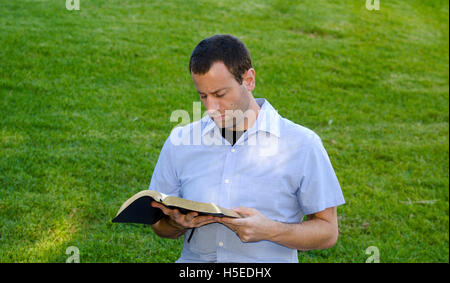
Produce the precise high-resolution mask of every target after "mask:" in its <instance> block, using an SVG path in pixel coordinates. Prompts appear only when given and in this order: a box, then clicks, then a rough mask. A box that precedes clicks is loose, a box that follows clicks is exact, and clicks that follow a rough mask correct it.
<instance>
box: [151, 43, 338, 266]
mask: <svg viewBox="0 0 450 283" xmlns="http://www.w3.org/2000/svg"><path fill="white" fill-rule="evenodd" d="M189 70H190V72H191V75H192V79H193V81H194V85H195V87H196V89H197V91H198V93H199V95H200V99H201V101H202V103H203V105H204V106H205V108H206V109H207V111H208V114H209V115H206V116H205V117H203V118H202V119H201V120H199V121H196V122H194V123H191V124H189V125H187V126H185V127H178V128H176V129H174V130H173V131H172V133H171V136H170V137H169V138H168V139H167V140H166V142H165V144H164V146H163V148H162V150H161V153H160V157H159V159H158V162H157V164H156V167H155V170H154V173H153V176H152V180H151V183H150V189H152V190H157V191H161V192H163V193H165V194H169V195H175V196H179V197H183V198H186V199H191V200H195V201H201V202H213V203H215V204H217V205H219V206H222V207H227V208H234V210H235V211H236V212H237V213H239V214H240V215H241V216H242V218H228V217H224V218H218V217H213V216H204V215H202V216H199V215H198V214H197V213H196V212H191V213H188V214H182V213H180V212H179V211H178V210H177V209H174V210H172V209H169V208H167V207H164V206H163V205H161V204H158V203H156V202H153V203H152V206H154V207H159V208H160V209H161V210H162V211H163V212H164V214H165V217H164V218H162V219H161V220H160V221H159V222H157V223H155V224H154V225H152V228H153V230H154V232H155V233H156V234H157V235H159V236H161V237H167V238H178V237H179V236H181V235H183V234H184V235H185V237H184V244H183V251H182V254H181V257H180V258H179V259H178V261H177V262H298V255H297V250H311V249H326V248H330V247H332V246H333V245H334V244H335V243H336V241H337V238H338V222H337V212H336V207H337V206H338V205H341V204H344V203H345V201H344V197H343V195H342V191H341V188H340V186H339V183H338V180H337V178H336V175H335V173H334V170H333V168H332V165H331V163H330V160H329V158H328V155H327V153H326V151H325V149H324V148H323V146H322V143H321V140H320V138H319V137H318V136H317V135H316V134H315V133H314V132H313V131H311V130H308V129H306V128H304V127H302V126H300V125H297V124H294V123H293V122H291V121H289V120H287V119H285V118H283V117H281V116H280V115H279V114H278V113H277V112H276V110H275V109H274V108H273V107H272V106H271V105H270V103H269V102H268V101H267V100H265V99H262V98H258V99H255V98H254V97H253V94H252V91H253V90H254V88H255V70H254V69H253V67H252V62H251V59H250V54H249V52H248V50H247V48H246V46H245V45H244V44H243V43H242V42H241V41H240V40H239V39H237V38H235V37H233V36H229V35H215V36H212V37H209V38H206V39H204V40H202V41H201V42H200V43H199V44H198V45H197V47H196V48H195V49H194V51H193V53H192V55H191V58H190V63H189ZM236 113H239V114H238V115H237V114H236ZM242 113H244V115H242ZM196 133H200V135H201V143H194V144H184V143H183V144H181V145H179V144H174V142H173V140H175V138H176V137H179V136H180V135H181V136H183V135H185V136H188V137H192V139H195V138H198V137H195V135H196ZM229 133H232V134H231V135H230V134H229ZM305 215H306V216H307V219H306V221H302V220H303V217H304V216H305ZM193 229H195V233H193V234H192V232H193ZM190 237H192V238H190Z"/></svg>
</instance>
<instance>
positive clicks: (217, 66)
mask: <svg viewBox="0 0 450 283" xmlns="http://www.w3.org/2000/svg"><path fill="white" fill-rule="evenodd" d="M243 77H244V80H243V81H244V83H243V84H239V83H238V82H237V81H236V79H235V78H234V76H233V74H231V73H230V72H229V71H228V69H227V67H226V66H225V64H223V63H222V62H216V63H214V64H213V65H212V66H211V68H210V69H209V71H208V72H207V73H206V74H204V75H197V74H192V79H193V80H194V84H195V87H196V89H197V92H198V93H199V94H200V99H201V100H202V103H203V105H204V106H205V108H206V110H207V111H208V114H209V115H210V117H211V118H212V119H213V120H214V122H215V123H216V125H217V126H218V127H219V128H224V127H225V128H229V129H232V128H233V127H235V126H236V124H240V123H242V122H243V120H242V117H241V116H240V115H237V116H236V115H235V114H236V113H239V110H240V111H241V112H240V113H245V112H246V111H247V110H248V109H249V105H250V98H251V97H253V96H252V94H251V90H252V89H253V86H254V78H255V76H254V70H253V69H250V70H248V71H247V72H246V73H245V74H244V76H243ZM247 113H248V112H247Z"/></svg>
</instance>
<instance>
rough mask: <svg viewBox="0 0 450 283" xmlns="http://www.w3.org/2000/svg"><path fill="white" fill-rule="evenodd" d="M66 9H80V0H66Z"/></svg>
mask: <svg viewBox="0 0 450 283" xmlns="http://www.w3.org/2000/svg"><path fill="white" fill-rule="evenodd" d="M66 9H67V10H69V11H73V10H77V11H79V10H80V0H66Z"/></svg>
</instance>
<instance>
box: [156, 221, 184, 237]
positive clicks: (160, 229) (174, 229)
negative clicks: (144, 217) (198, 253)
mask: <svg viewBox="0 0 450 283" xmlns="http://www.w3.org/2000/svg"><path fill="white" fill-rule="evenodd" d="M152 229H153V231H154V232H155V234H156V235H158V236H160V237H163V238H170V239H177V238H178V237H180V236H181V235H183V234H184V232H186V230H187V229H186V228H182V227H179V226H177V225H176V224H175V223H173V221H172V220H171V219H170V217H168V216H167V215H165V216H164V217H163V218H161V220H159V221H158V222H156V223H155V224H153V225H152Z"/></svg>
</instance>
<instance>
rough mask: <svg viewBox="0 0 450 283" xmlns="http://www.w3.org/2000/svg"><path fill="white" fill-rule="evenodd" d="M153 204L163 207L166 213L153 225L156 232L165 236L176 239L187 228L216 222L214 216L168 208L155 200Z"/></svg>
mask: <svg viewBox="0 0 450 283" xmlns="http://www.w3.org/2000/svg"><path fill="white" fill-rule="evenodd" d="M151 205H152V206H153V207H157V208H159V209H161V210H162V212H163V213H164V217H163V218H161V220H159V221H158V222H156V223H155V224H153V225H152V229H153V231H154V232H155V234H156V235H158V236H160V237H163V238H170V239H176V238H178V237H180V236H181V235H183V234H184V232H186V230H187V229H190V228H196V227H200V226H203V225H206V224H209V223H213V222H216V221H215V220H214V217H213V216H198V213H197V212H189V213H188V214H182V213H181V212H180V211H179V210H178V209H170V208H167V207H166V206H164V205H162V204H160V203H157V202H155V201H153V202H152V204H151Z"/></svg>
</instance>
